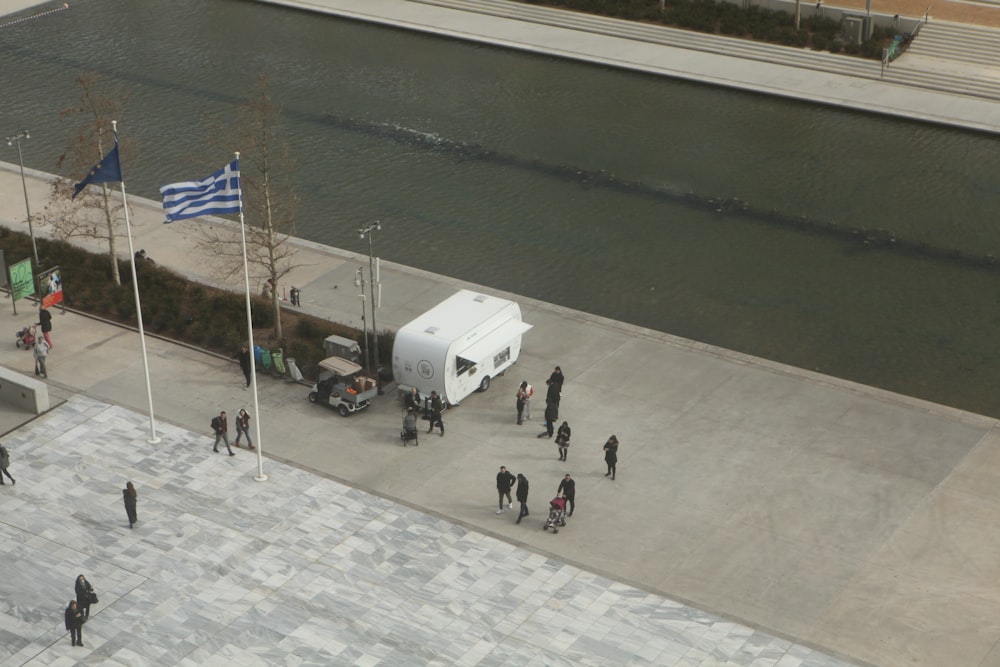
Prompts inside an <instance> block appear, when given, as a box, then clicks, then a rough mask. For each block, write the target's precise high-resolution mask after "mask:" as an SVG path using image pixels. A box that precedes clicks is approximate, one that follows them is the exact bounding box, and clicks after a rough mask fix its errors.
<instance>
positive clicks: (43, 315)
mask: <svg viewBox="0 0 1000 667" xmlns="http://www.w3.org/2000/svg"><path fill="white" fill-rule="evenodd" d="M38 325H39V326H41V327H42V337H43V338H45V342H46V343H48V344H49V349H50V350H51V349H52V347H53V345H52V336H50V335H49V334H50V333H51V332H52V313H50V312H49V309H48V308H46V307H45V306H39V308H38Z"/></svg>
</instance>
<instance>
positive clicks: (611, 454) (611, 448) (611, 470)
mask: <svg viewBox="0 0 1000 667" xmlns="http://www.w3.org/2000/svg"><path fill="white" fill-rule="evenodd" d="M604 462H605V463H607V464H608V471H607V472H606V473H604V476H605V477H608V476H609V475H610V476H611V479H612V480H614V478H615V467H616V466H617V465H618V438H617V437H615V436H613V435H612V436H611V437H610V438H608V441H607V442H606V443H604Z"/></svg>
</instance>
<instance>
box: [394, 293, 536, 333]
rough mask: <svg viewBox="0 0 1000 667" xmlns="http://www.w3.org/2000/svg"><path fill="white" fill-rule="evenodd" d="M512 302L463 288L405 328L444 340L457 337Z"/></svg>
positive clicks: (507, 306)
mask: <svg viewBox="0 0 1000 667" xmlns="http://www.w3.org/2000/svg"><path fill="white" fill-rule="evenodd" d="M512 304H513V305H515V306H516V305H517V304H516V303H515V302H513V301H511V300H509V299H501V298H500V297H496V296H489V295H487V294H480V293H479V292H473V291H471V290H460V291H459V292H458V293H456V294H453V295H452V296H450V297H448V298H447V299H445V300H444V301H442V302H441V303H439V304H438V305H436V306H434V307H433V308H431V309H430V310H428V311H427V312H426V313H424V314H423V315H420V316H419V317H417V318H416V319H415V320H413V321H411V322H410V323H409V324H407V325H406V326H405V327H403V328H404V329H406V330H407V331H411V332H423V333H426V334H428V335H431V336H434V337H435V338H438V339H441V340H456V339H458V338H460V337H461V336H464V335H465V334H467V333H468V332H469V331H470V330H471V329H473V328H474V327H476V325H478V324H480V323H482V322H484V321H486V320H487V319H489V318H490V317H493V316H494V315H497V314H498V313H500V312H502V311H503V310H504V309H505V308H509V307H510V306H511V305H512ZM518 311H519V312H520V309H518Z"/></svg>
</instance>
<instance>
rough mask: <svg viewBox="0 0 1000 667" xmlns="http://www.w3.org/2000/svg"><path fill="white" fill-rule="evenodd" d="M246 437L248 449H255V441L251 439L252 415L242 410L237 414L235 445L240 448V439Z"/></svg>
mask: <svg viewBox="0 0 1000 667" xmlns="http://www.w3.org/2000/svg"><path fill="white" fill-rule="evenodd" d="M242 436H246V439H247V449H254V446H253V440H251V439H250V415H249V413H247V411H246V410H244V409H243V408H240V411H239V412H237V413H236V442H234V443H233V444H234V445H236V446H237V447H239V446H240V437H242Z"/></svg>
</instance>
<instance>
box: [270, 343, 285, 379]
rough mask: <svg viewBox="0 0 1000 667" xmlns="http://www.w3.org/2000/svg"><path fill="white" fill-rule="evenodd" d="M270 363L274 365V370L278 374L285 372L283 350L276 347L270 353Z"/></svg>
mask: <svg viewBox="0 0 1000 667" xmlns="http://www.w3.org/2000/svg"><path fill="white" fill-rule="evenodd" d="M271 363H272V364H273V365H274V370H275V372H277V373H278V375H284V374H285V352H284V350H282V349H281V348H278V349H277V350H275V351H274V352H272V353H271Z"/></svg>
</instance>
